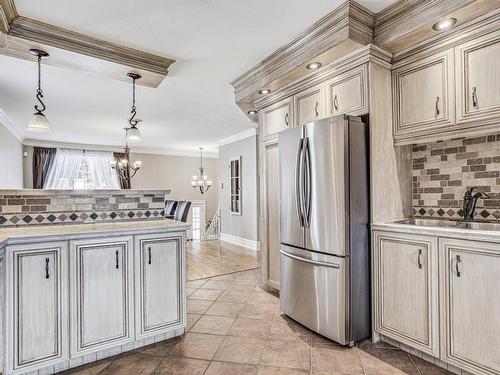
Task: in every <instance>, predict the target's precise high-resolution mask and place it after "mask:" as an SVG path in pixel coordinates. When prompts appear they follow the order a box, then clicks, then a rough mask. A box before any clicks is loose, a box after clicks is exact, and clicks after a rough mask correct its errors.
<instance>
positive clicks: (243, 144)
mask: <svg viewBox="0 0 500 375" xmlns="http://www.w3.org/2000/svg"><path fill="white" fill-rule="evenodd" d="M238 156H241V174H242V176H241V194H242V197H241V210H242V212H241V215H233V214H231V213H230V209H229V208H230V192H231V191H230V185H229V184H230V182H229V179H230V172H229V159H231V158H233V157H238ZM219 182H220V183H222V184H223V187H222V188H221V186H220V183H219V201H220V209H221V232H222V233H224V234H229V235H231V236H236V237H240V238H244V239H247V240H251V241H258V226H257V208H258V195H257V137H256V136H255V135H254V136H251V137H248V138H245V139H242V140H239V141H236V142H233V143H230V144H227V145H224V146H221V147H219Z"/></svg>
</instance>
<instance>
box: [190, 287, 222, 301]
mask: <svg viewBox="0 0 500 375" xmlns="http://www.w3.org/2000/svg"><path fill="white" fill-rule="evenodd" d="M221 294H222V290H218V289H198V290H197V291H196V292H194V293H193V294H191V295H190V296H189V298H188V299H191V300H193V299H201V300H204V301H215V300H216V299H217V298H219V296H220V295H221Z"/></svg>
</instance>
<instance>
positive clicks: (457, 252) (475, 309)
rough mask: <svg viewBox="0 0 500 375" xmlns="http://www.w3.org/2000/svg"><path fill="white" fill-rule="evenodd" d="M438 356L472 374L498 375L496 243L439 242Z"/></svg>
mask: <svg viewBox="0 0 500 375" xmlns="http://www.w3.org/2000/svg"><path fill="white" fill-rule="evenodd" d="M439 247H440V249H439V253H440V264H439V266H440V270H441V272H442V274H441V276H440V277H441V296H442V297H441V322H442V323H441V324H442V326H441V348H442V350H441V356H442V359H443V360H445V361H447V362H449V363H451V364H453V365H455V366H458V367H460V368H463V369H465V370H467V371H470V372H472V373H475V374H500V355H499V353H500V341H499V339H498V338H499V337H500V325H499V324H498V317H499V316H500V298H499V296H500V283H499V282H498V280H500V252H499V244H498V243H487V242H478V241H469V240H458V239H440V240H439Z"/></svg>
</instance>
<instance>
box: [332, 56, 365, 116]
mask: <svg viewBox="0 0 500 375" xmlns="http://www.w3.org/2000/svg"><path fill="white" fill-rule="evenodd" d="M326 87H327V101H328V113H329V115H330V116H336V115H342V114H346V115H362V114H365V113H368V66H367V65H363V66H360V67H357V68H354V69H352V70H349V71H348V72H346V73H343V74H340V75H338V76H336V77H335V78H333V79H331V80H330V81H328V82H327V83H326Z"/></svg>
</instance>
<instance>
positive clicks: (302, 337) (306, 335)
mask: <svg viewBox="0 0 500 375" xmlns="http://www.w3.org/2000/svg"><path fill="white" fill-rule="evenodd" d="M269 338H270V339H275V340H290V341H302V342H304V343H309V342H311V331H309V330H308V329H307V328H305V327H304V326H301V325H300V324H298V323H296V322H294V321H287V322H285V321H276V320H274V321H273V322H272V323H271V330H270V332H269Z"/></svg>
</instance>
